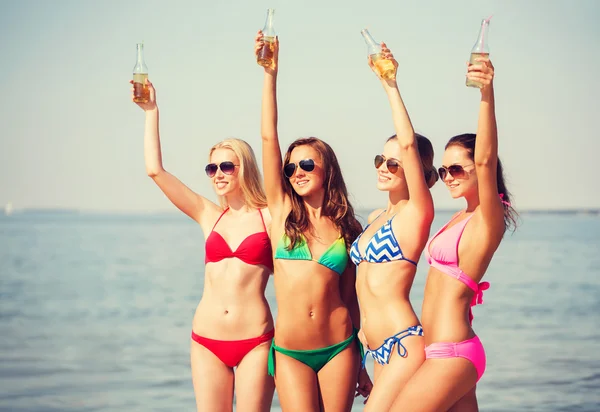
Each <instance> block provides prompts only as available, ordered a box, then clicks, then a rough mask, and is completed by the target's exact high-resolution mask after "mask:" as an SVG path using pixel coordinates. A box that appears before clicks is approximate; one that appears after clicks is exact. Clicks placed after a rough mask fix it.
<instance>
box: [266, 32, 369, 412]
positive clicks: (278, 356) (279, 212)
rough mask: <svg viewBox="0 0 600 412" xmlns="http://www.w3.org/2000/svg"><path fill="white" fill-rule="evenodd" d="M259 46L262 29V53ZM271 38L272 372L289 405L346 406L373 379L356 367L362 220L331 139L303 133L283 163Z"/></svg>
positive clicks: (268, 90)
mask: <svg viewBox="0 0 600 412" xmlns="http://www.w3.org/2000/svg"><path fill="white" fill-rule="evenodd" d="M262 46H263V36H262V33H261V32H259V33H258V35H257V36H256V39H255V52H256V53H258V52H259V50H260V49H261V48H262ZM274 46H275V57H274V63H273V65H272V66H271V67H266V68H265V74H264V86H263V98H262V140H263V169H264V175H265V190H266V194H267V201H268V202H267V203H268V205H269V211H270V212H271V216H272V223H271V242H272V247H273V250H274V251H275V253H274V266H275V269H274V276H275V295H276V299H277V307H278V313H277V320H276V324H277V328H276V330H275V338H274V340H273V343H272V344H271V353H270V355H269V372H270V373H271V374H274V376H275V383H276V388H277V393H278V395H279V400H280V402H281V407H282V409H283V410H284V411H294V410H298V411H319V410H327V411H349V410H350V409H351V408H352V401H353V398H354V395H355V392H356V386H357V382H358V383H359V388H358V391H359V393H361V394H363V395H367V394H368V392H369V390H370V385H371V384H370V381H369V379H368V376H367V375H366V372H365V370H364V369H361V368H359V363H360V356H361V355H360V352H361V350H360V344H359V342H358V339H357V338H356V330H357V329H358V328H359V327H360V324H359V322H360V315H359V310H358V302H357V298H356V289H355V281H356V268H355V266H354V265H353V264H352V262H350V261H349V256H348V251H349V248H350V245H351V244H352V241H353V240H354V238H355V237H356V236H358V234H359V233H360V232H361V230H362V228H361V225H360V223H359V222H358V221H357V220H356V218H355V216H354V210H353V208H352V205H351V204H350V202H349V201H348V194H347V191H346V185H345V183H344V179H343V177H342V173H341V170H340V166H339V164H338V161H337V158H336V156H335V153H334V152H333V150H332V148H331V147H330V146H329V145H328V144H327V143H325V142H323V141H322V140H320V139H317V138H315V137H310V138H306V139H298V140H296V141H295V142H293V143H292V144H291V145H290V147H289V148H288V150H287V152H286V154H285V156H284V159H283V162H282V159H281V150H280V146H279V140H278V134H277V100H276V79H277V73H278V66H277V65H278V59H277V57H278V51H279V41H278V40H277V41H276V42H275V45H274ZM275 366H276V367H277V368H276V369H275Z"/></svg>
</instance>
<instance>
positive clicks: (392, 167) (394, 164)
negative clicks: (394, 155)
mask: <svg viewBox="0 0 600 412" xmlns="http://www.w3.org/2000/svg"><path fill="white" fill-rule="evenodd" d="M383 162H385V165H386V167H387V169H388V170H389V171H390V173H396V172H397V171H398V168H399V167H400V163H399V162H398V161H397V160H394V159H387V160H386V159H385V156H383V155H377V156H375V161H374V162H373V163H374V164H375V169H379V168H380V167H381V165H382V164H383Z"/></svg>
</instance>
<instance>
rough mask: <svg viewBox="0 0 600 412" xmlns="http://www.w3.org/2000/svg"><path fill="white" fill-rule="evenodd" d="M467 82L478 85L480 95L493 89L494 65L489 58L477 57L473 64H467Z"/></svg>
mask: <svg viewBox="0 0 600 412" xmlns="http://www.w3.org/2000/svg"><path fill="white" fill-rule="evenodd" d="M467 82H469V83H474V84H478V85H480V86H479V88H480V89H481V93H482V94H484V93H486V92H489V91H491V90H492V89H493V82H494V65H492V62H491V61H490V59H489V57H477V58H475V59H474V61H473V62H467Z"/></svg>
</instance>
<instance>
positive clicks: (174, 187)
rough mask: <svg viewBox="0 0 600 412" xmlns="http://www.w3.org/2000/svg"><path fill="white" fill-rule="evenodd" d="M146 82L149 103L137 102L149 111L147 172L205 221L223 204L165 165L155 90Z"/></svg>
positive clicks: (198, 219)
mask: <svg viewBox="0 0 600 412" xmlns="http://www.w3.org/2000/svg"><path fill="white" fill-rule="evenodd" d="M146 82H147V84H148V89H149V91H150V99H149V101H148V103H136V104H137V105H138V106H140V107H141V108H142V109H143V110H144V112H145V113H146V122H145V126H144V159H145V162H146V173H147V174H148V176H150V177H151V178H152V179H153V180H154V182H155V183H156V184H157V185H158V187H159V188H160V190H162V191H163V193H164V194H165V195H166V196H167V198H168V199H169V200H170V201H171V202H172V203H173V204H174V205H175V206H177V208H179V209H180V210H181V211H182V212H183V213H185V214H186V215H188V216H189V217H191V218H192V219H194V220H195V221H196V222H198V223H199V224H201V225H202V221H206V218H207V215H209V214H215V213H218V212H219V210H220V207H219V206H217V205H216V204H215V203H213V202H211V201H210V200H208V199H206V198H204V197H202V196H200V195H198V194H197V193H195V192H194V191H192V190H191V189H190V188H188V187H187V186H186V185H184V184H183V183H182V182H181V181H180V180H179V179H177V178H176V177H175V176H173V175H172V174H170V173H169V172H167V171H166V170H165V169H164V168H163V164H162V153H161V149H160V136H159V127H158V123H159V122H158V118H159V116H158V106H157V104H156V91H155V89H154V86H153V85H152V83H150V81H149V80H146ZM132 99H133V97H132Z"/></svg>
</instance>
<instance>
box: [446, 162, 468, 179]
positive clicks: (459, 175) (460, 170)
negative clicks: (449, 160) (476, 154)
mask: <svg viewBox="0 0 600 412" xmlns="http://www.w3.org/2000/svg"><path fill="white" fill-rule="evenodd" d="M473 164H474V163H471V164H470V165H464V166H461V165H450V166H448V167H446V166H442V167H440V168H439V169H438V173H439V175H440V179H441V180H444V179H445V178H446V175H447V174H448V173H450V174H451V175H452V177H453V178H455V179H464V178H465V177H466V176H467V171H466V170H465V169H464V168H465V167H467V166H473Z"/></svg>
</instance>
